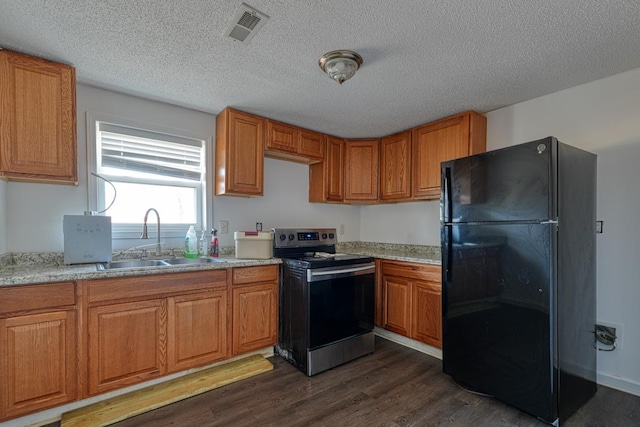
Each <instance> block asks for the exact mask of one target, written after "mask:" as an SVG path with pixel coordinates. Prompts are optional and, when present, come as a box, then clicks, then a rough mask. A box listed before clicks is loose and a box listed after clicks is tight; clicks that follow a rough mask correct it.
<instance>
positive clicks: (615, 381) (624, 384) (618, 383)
mask: <svg viewBox="0 0 640 427" xmlns="http://www.w3.org/2000/svg"><path fill="white" fill-rule="evenodd" d="M374 332H375V334H376V335H379V336H381V337H382V338H386V339H388V340H389V341H393V342H395V343H397V344H400V345H403V346H405V347H409V348H412V349H414V350H417V351H419V352H422V353H425V354H428V355H429V356H433V357H435V358H438V359H440V360H442V350H440V349H437V348H435V347H431V346H430V345H427V344H423V343H421V342H418V341H415V340H412V339H410V338H407V337H404V336H402V335H398V334H396V333H394V332H390V331H387V330H386V329H382V328H378V327H376V328H375V329H374ZM596 382H597V383H598V384H599V385H603V386H605V387H609V388H613V389H615V390H619V391H622V392H625V393H629V394H633V395H635V396H640V383H638V382H635V381H631V380H627V379H624V378H619V377H614V376H612V375H610V374H607V373H605V372H598V373H597V379H596Z"/></svg>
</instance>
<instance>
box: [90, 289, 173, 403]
mask: <svg viewBox="0 0 640 427" xmlns="http://www.w3.org/2000/svg"><path fill="white" fill-rule="evenodd" d="M165 312H166V310H165V303H164V300H162V299H155V300H150V301H137V302H131V303H124V304H112V305H106V306H101V307H94V308H90V309H89V319H88V320H89V327H88V333H89V350H88V356H89V395H95V394H100V393H104V392H107V391H110V390H115V389H118V388H122V387H125V386H128V385H132V384H137V383H139V382H141V381H146V380H150V379H153V378H157V377H160V376H162V375H164V374H166V361H165V357H164V354H165V349H166V345H167V344H166V342H167V340H166V332H165V331H166V319H167V317H166V315H164V313H165Z"/></svg>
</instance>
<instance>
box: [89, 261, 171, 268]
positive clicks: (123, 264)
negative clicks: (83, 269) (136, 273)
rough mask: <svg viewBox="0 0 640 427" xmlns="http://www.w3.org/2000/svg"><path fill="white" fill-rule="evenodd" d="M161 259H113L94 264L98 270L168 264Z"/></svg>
mask: <svg viewBox="0 0 640 427" xmlns="http://www.w3.org/2000/svg"><path fill="white" fill-rule="evenodd" d="M168 265H169V264H167V263H166V261H165V260H163V259H135V260H127V261H113V262H103V263H98V264H96V268H97V269H98V270H114V269H122V268H144V267H161V266H168Z"/></svg>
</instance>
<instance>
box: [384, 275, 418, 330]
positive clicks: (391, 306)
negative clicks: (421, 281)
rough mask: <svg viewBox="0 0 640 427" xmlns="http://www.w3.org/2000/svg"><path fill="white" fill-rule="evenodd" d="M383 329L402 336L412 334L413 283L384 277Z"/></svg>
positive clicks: (399, 278)
mask: <svg viewBox="0 0 640 427" xmlns="http://www.w3.org/2000/svg"><path fill="white" fill-rule="evenodd" d="M382 288H383V293H384V304H383V312H384V313H383V327H384V328H385V329H388V330H390V331H392V332H395V333H397V334H400V335H404V336H407V337H408V336H409V334H410V332H411V281H410V280H407V279H404V278H401V277H395V276H383V277H382Z"/></svg>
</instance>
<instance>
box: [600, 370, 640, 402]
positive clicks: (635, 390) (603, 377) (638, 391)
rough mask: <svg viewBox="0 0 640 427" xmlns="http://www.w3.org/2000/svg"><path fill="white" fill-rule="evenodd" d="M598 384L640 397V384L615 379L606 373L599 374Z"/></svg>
mask: <svg viewBox="0 0 640 427" xmlns="http://www.w3.org/2000/svg"><path fill="white" fill-rule="evenodd" d="M597 382H598V384H599V385H603V386H606V387H610V388H614V389H616V390H620V391H624V392H625V393H629V394H633V395H636V396H640V383H637V382H635V381H631V380H627V379H624V378H619V377H614V376H613V375H610V374H607V373H605V372H598V376H597Z"/></svg>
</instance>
